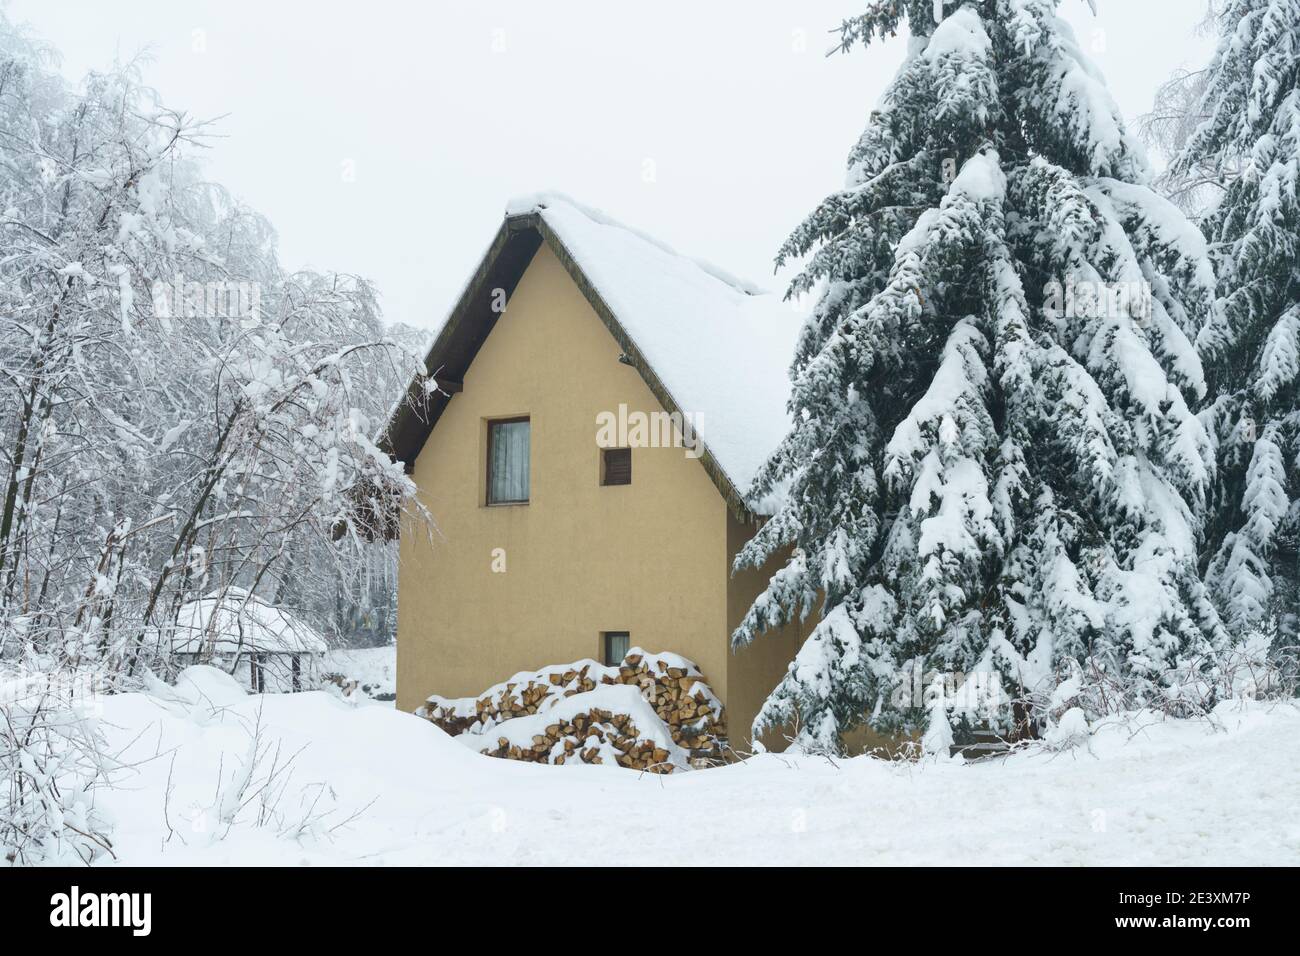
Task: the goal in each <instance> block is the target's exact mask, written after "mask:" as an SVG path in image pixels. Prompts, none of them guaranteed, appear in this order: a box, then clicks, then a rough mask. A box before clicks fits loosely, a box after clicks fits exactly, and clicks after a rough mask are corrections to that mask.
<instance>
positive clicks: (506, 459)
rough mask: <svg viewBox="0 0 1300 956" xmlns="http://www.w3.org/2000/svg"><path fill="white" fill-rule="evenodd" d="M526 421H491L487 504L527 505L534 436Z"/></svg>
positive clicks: (513, 419) (520, 419)
mask: <svg viewBox="0 0 1300 956" xmlns="http://www.w3.org/2000/svg"><path fill="white" fill-rule="evenodd" d="M529 424H530V423H529V421H528V419H526V418H511V419H504V420H502V421H496V422H488V455H487V459H488V460H487V503H488V504H490V505H521V504H527V503H528V492H529V484H530V478H531V475H530V474H529V462H528V457H529V445H530V441H531V433H530V431H529Z"/></svg>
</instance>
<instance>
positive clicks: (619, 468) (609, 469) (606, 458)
mask: <svg viewBox="0 0 1300 956" xmlns="http://www.w3.org/2000/svg"><path fill="white" fill-rule="evenodd" d="M600 483H601V484H602V485H630V484H632V449H631V448H606V449H604V450H603V451H602V452H601V453H600Z"/></svg>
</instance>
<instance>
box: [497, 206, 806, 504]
mask: <svg viewBox="0 0 1300 956" xmlns="http://www.w3.org/2000/svg"><path fill="white" fill-rule="evenodd" d="M527 213H535V214H537V215H539V216H540V217H541V219H542V221H543V222H545V223H546V225H548V226H549V227H550V228H551V230H552V231H553V232H554V234H555V236H556V237H557V238H558V239H559V240H560V242H561V243H563V244H564V247H565V249H567V250H568V253H569V255H570V256H571V257H572V258H573V260H574V262H576V263H577V264H578V266H579V267H581V269H582V271H583V273H584V274H585V275H586V277H587V279H588V280H589V281H590V282H591V284H592V285H593V286H594V287H595V289H596V290H597V291H598V292H599V293H600V296H601V298H602V299H604V300H605V302H606V303H607V304H608V305H609V307H610V309H611V310H612V311H613V313H614V315H615V317H616V318H617V319H618V321H619V324H621V325H622V326H623V329H624V330H625V331H626V332H627V334H628V335H629V336H630V337H631V339H632V341H633V342H635V343H636V345H637V347H638V349H639V350H640V352H641V354H642V356H643V357H644V358H645V360H646V362H647V363H648V364H649V365H650V366H651V368H653V369H654V371H655V373H656V375H657V376H658V377H659V379H660V381H661V382H662V383H663V385H664V387H665V388H667V390H668V392H669V393H670V394H671V396H672V398H673V400H674V402H675V404H676V406H677V409H678V410H679V411H681V412H683V413H684V414H687V415H688V416H689V417H690V420H691V421H692V422H693V424H694V425H695V427H696V430H697V432H698V433H699V435H700V437H701V438H702V439H703V440H704V444H705V447H706V448H708V450H709V451H710V452H712V454H713V455H714V457H715V458H716V459H717V461H718V464H719V465H721V466H722V469H723V470H724V471H725V472H726V473H727V476H728V477H729V478H730V479H731V481H732V484H733V485H734V486H735V488H736V489H737V490H738V491H739V492H740V493H741V494H742V495H743V494H745V493H746V492H748V490H749V486H750V484H751V483H752V482H753V480H754V476H755V474H757V472H758V468H759V466H760V465H762V463H763V462H764V460H766V458H767V457H768V455H770V454H771V453H772V451H773V450H774V449H775V448H776V446H777V443H778V442H779V441H780V440H781V439H782V438H783V437H785V434H786V432H788V431H789V429H790V419H789V416H788V415H787V414H786V400H787V399H788V398H789V396H790V378H789V374H788V369H789V367H790V361H791V360H792V359H793V358H794V347H795V339H796V338H797V336H798V334H799V330H800V328H801V326H802V319H801V317H800V316H799V315H798V314H797V313H796V312H795V310H794V309H793V308H792V307H791V305H790V303H788V302H783V301H782V299H781V296H779V295H777V294H775V293H772V292H769V291H765V290H763V289H760V288H758V287H756V286H754V285H752V284H751V283H748V282H745V281H743V280H740V279H737V278H735V277H734V276H731V275H730V274H728V273H726V272H724V271H723V270H721V269H719V268H717V267H716V266H713V265H711V264H709V263H707V262H703V261H701V260H699V259H693V258H690V257H687V256H684V255H681V254H679V253H677V252H675V251H674V250H673V249H671V248H669V247H668V246H666V245H664V244H663V243H661V242H659V241H658V240H656V239H653V238H651V237H650V236H647V235H645V234H644V233H642V232H638V231H637V230H635V229H631V228H628V227H627V226H624V225H622V224H620V223H618V222H616V221H615V220H613V219H611V218H610V217H608V216H606V215H605V214H604V213H601V212H599V211H598V210H594V209H590V208H587V207H585V206H582V205H580V204H578V203H576V202H574V201H573V200H571V199H569V198H568V197H565V196H562V195H559V194H557V193H544V194H540V195H536V196H527V197H523V198H520V199H516V200H513V201H512V202H511V203H510V205H509V206H508V207H507V215H508V216H518V215H524V214H527Z"/></svg>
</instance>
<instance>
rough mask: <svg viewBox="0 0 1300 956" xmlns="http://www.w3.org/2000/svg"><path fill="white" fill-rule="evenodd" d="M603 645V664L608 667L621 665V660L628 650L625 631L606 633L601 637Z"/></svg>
mask: <svg viewBox="0 0 1300 956" xmlns="http://www.w3.org/2000/svg"><path fill="white" fill-rule="evenodd" d="M601 637H602V638H603V641H604V644H605V664H606V666H608V667H617V666H618V665H619V664H621V663H623V658H625V657H627V652H628V649H629V646H628V645H629V641H628V632H627V631H606V632H605V633H604V634H602V635H601Z"/></svg>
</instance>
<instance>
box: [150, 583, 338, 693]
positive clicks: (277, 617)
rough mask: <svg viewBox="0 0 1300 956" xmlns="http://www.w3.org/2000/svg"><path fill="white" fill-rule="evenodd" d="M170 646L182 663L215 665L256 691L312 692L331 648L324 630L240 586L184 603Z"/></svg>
mask: <svg viewBox="0 0 1300 956" xmlns="http://www.w3.org/2000/svg"><path fill="white" fill-rule="evenodd" d="M171 646H172V655H173V656H174V657H175V659H176V661H177V662H178V663H179V664H181V665H182V666H187V665H190V664H213V665H215V666H217V667H220V668H221V669H222V670H225V671H227V672H228V673H230V674H231V675H232V676H233V677H234V678H235V679H236V680H237V681H239V682H240V683H241V684H243V685H245V686H246V687H248V689H249V690H251V691H252V692H253V693H255V694H261V693H292V692H296V691H300V690H311V689H312V688H314V687H315V686H316V685H317V683H318V682H319V679H320V675H321V662H322V661H323V659H324V655H325V652H326V650H328V645H327V644H326V642H325V638H324V637H322V636H321V634H320V632H318V631H316V630H315V629H314V628H312V627H309V626H308V625H307V624H305V623H303V622H302V621H300V620H298V619H297V618H296V617H294V616H293V615H292V614H290V613H289V612H288V611H285V610H283V609H282V608H278V607H274V606H272V605H270V604H267V603H266V602H265V601H263V600H262V599H261V598H259V597H257V596H256V595H254V594H250V593H249V592H247V591H245V590H244V589H243V588H236V587H228V588H224V589H222V590H221V591H214V592H213V593H211V594H209V595H208V596H207V597H203V598H200V599H198V600H196V601H189V602H187V603H186V604H183V605H182V606H181V609H180V613H179V614H178V615H177V618H176V627H175V630H174V631H173V632H172V645H171Z"/></svg>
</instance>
